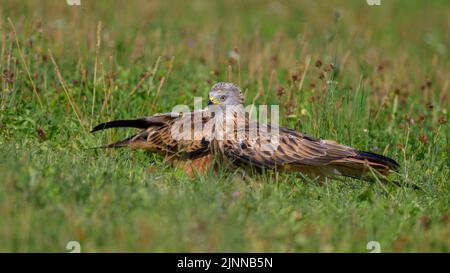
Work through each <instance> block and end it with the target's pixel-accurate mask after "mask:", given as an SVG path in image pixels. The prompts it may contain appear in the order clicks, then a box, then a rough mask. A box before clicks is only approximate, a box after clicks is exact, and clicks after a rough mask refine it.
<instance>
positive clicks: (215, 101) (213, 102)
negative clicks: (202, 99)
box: [208, 96, 220, 105]
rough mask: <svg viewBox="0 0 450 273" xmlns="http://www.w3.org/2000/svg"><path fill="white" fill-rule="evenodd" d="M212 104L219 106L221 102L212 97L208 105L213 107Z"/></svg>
mask: <svg viewBox="0 0 450 273" xmlns="http://www.w3.org/2000/svg"><path fill="white" fill-rule="evenodd" d="M212 104H214V105H217V104H220V102H219V101H218V100H217V99H216V98H215V97H212V96H211V97H209V100H208V105H212Z"/></svg>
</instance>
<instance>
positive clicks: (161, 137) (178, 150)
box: [92, 111, 211, 159]
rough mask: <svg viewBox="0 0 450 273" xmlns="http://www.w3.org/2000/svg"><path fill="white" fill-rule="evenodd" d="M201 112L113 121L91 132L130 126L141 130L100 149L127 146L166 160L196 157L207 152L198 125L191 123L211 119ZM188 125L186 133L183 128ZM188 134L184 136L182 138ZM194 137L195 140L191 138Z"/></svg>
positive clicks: (204, 132)
mask: <svg viewBox="0 0 450 273" xmlns="http://www.w3.org/2000/svg"><path fill="white" fill-rule="evenodd" d="M203 113H204V111H197V112H188V113H164V114H156V115H153V116H149V117H143V118H139V119H134V120H115V121H110V122H106V123H102V124H99V125H97V126H95V127H94V128H93V130H92V132H96V131H99V130H103V129H107V128H115V127H133V128H139V129H142V130H141V131H140V132H139V133H137V134H135V135H133V136H131V137H128V138H126V139H123V140H120V141H118V142H114V143H111V144H108V145H106V146H103V147H104V148H117V147H131V148H140V149H145V150H148V151H150V152H155V153H159V154H162V155H164V156H167V157H176V158H186V159H189V158H191V159H192V158H197V157H201V156H204V155H205V154H206V153H208V152H209V141H206V139H210V138H208V137H207V138H205V137H204V136H203V134H206V133H207V132H206V131H204V130H202V128H203V127H202V126H195V123H194V120H195V119H197V120H196V121H197V122H198V121H199V122H200V124H204V123H206V122H207V121H208V120H209V119H210V118H211V117H210V116H208V115H204V114H203ZM183 126H190V127H191V128H190V130H186V129H187V128H183ZM183 132H184V134H186V132H187V133H188V135H183ZM194 135H195V137H194Z"/></svg>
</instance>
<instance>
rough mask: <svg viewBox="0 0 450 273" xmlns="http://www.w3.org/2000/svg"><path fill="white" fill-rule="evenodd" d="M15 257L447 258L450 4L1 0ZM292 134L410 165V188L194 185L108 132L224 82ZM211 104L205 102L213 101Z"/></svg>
mask: <svg viewBox="0 0 450 273" xmlns="http://www.w3.org/2000/svg"><path fill="white" fill-rule="evenodd" d="M0 14H1V16H0V30H1V31H0V35H1V36H0V50H1V52H0V54H1V55H0V72H1V77H0V82H1V102H0V109H1V110H0V147H1V148H0V251H13V252H36V251H45V252H66V251H67V250H66V244H67V242H69V241H73V240H75V241H78V242H80V244H81V251H82V252H104V251H107V252H109V251H126V252H133V251H144V252H164V251H171V252H172V251H188V252H209V251H213V252H217V251H224V252H235V251H251V252H262V251H271V252H369V250H367V249H366V245H367V243H368V242H369V241H378V242H379V243H380V245H381V251H382V252H428V251H431V252H440V251H444V252H448V251H449V249H450V211H449V205H450V179H449V178H450V156H449V154H450V128H449V122H448V120H449V108H450V107H449V106H450V103H449V102H450V94H449V80H450V77H449V71H450V54H449V53H450V32H449V30H450V19H449V16H448V15H449V14H450V4H449V2H448V1H447V0H433V1H419V0H411V1H409V0H408V1H407V0H405V1H400V0H396V1H384V0H381V5H380V6H369V5H367V4H366V1H365V0H352V1H309V0H308V1H306V0H305V1H280V2H278V1H181V0H180V1H147V0H139V1H88V0H81V6H69V5H67V4H66V3H65V1H62V0H61V1H50V0H48V1H31V0H28V1H14V0H10V1H7V0H6V1H5V0H3V1H1V3H0ZM228 80H229V81H233V82H236V83H237V84H239V85H240V86H241V87H242V89H243V90H245V94H246V103H247V104H250V103H253V102H254V103H255V104H279V105H280V109H281V115H282V116H281V123H282V125H284V126H288V127H290V128H293V129H296V130H300V131H302V132H307V133H309V134H311V135H314V136H319V137H322V138H326V139H335V140H337V141H338V142H341V143H343V144H346V145H351V146H353V147H356V148H359V149H361V150H367V151H372V152H377V153H380V154H383V155H386V156H389V157H392V158H394V159H396V160H397V161H398V162H399V163H400V165H401V172H400V174H399V175H398V176H397V177H396V179H398V180H399V181H401V182H402V183H405V184H407V183H412V184H415V185H417V186H419V187H420V188H421V189H420V190H417V189H413V188H412V187H396V186H392V185H389V184H387V185H383V184H378V183H375V184H368V183H366V182H361V181H358V180H353V179H342V180H332V181H329V183H326V184H325V185H323V186H320V185H318V184H316V183H311V182H310V181H305V180H303V179H302V178H301V177H300V176H294V175H283V174H279V175H276V176H264V175H259V176H258V175H256V176H250V175H249V176H246V177H245V179H244V180H242V179H241V177H238V176H236V175H234V174H233V173H229V172H228V173H227V172H225V171H223V172H219V173H209V174H208V175H206V176H202V177H200V176H197V177H195V178H189V177H186V175H184V173H183V172H181V171H179V170H176V169H173V168H171V167H167V166H166V164H165V163H164V162H163V160H162V158H160V157H157V156H154V155H149V154H146V153H145V152H143V151H130V150H127V149H120V150H93V149H87V148H90V147H95V146H99V145H101V144H104V143H108V142H111V141H113V140H117V139H119V138H120V137H124V136H126V135H129V134H131V132H132V130H127V129H121V130H110V131H105V132H101V133H97V134H95V135H93V134H90V133H89V131H90V129H91V128H92V126H93V125H95V124H97V123H99V122H103V121H108V120H112V119H119V118H134V117H140V116H144V115H150V114H153V113H156V112H168V111H171V109H172V107H173V106H174V105H177V104H187V105H189V106H192V105H193V98H194V97H195V96H197V97H198V96H201V97H203V98H205V97H206V95H207V93H208V90H209V88H210V87H211V85H212V84H213V83H215V82H217V81H228ZM204 102H206V101H204Z"/></svg>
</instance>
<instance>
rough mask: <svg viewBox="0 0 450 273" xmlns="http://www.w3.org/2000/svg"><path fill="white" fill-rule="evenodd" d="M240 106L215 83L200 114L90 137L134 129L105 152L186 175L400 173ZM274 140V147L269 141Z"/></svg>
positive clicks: (239, 99)
mask: <svg viewBox="0 0 450 273" xmlns="http://www.w3.org/2000/svg"><path fill="white" fill-rule="evenodd" d="M243 102H244V98H243V95H242V92H241V90H240V88H239V87H237V86H236V85H234V84H232V83H217V84H215V85H214V86H213V87H212V89H211V91H210V93H209V100H208V107H207V108H205V109H203V110H201V111H194V112H188V113H165V114H156V115H153V116H149V117H144V118H140V119H134V120H116V121H111V122H106V123H102V124H99V125H97V126H95V127H94V129H93V130H92V132H95V131H99V130H103V129H107V128H113V127H134V128H139V129H141V131H140V132H139V133H137V134H135V135H133V136H131V137H129V138H126V139H124V140H121V141H118V142H115V143H112V144H109V145H106V146H104V147H105V148H116V147H131V148H139V149H145V150H147V151H149V152H153V153H158V154H161V155H162V156H164V157H165V158H166V159H167V161H169V162H171V163H173V164H174V165H175V166H177V167H180V168H183V169H184V170H185V171H186V172H187V173H188V174H189V175H192V174H194V173H195V172H198V173H199V174H203V173H204V172H205V171H206V170H207V169H209V168H210V167H211V166H212V165H213V162H219V163H224V164H225V163H226V164H225V165H226V166H230V167H250V168H252V169H257V170H264V169H274V170H276V171H289V172H300V173H302V174H304V175H306V176H308V177H310V178H311V179H317V178H319V179H323V178H325V177H335V176H347V177H353V178H357V179H362V180H368V181H373V180H375V179H382V180H384V179H385V176H387V175H388V174H390V173H392V172H395V171H397V170H398V168H399V165H398V164H397V162H395V161H394V160H392V159H390V158H387V157H385V156H382V155H379V154H375V153H370V152H363V151H359V150H357V149H354V148H351V147H348V146H345V145H341V144H338V143H336V142H334V141H331V140H322V139H319V138H316V137H312V136H309V135H307V134H303V133H300V132H297V131H294V130H291V129H288V128H283V127H277V126H274V125H270V124H264V123H259V122H256V121H252V120H251V119H250V118H249V115H247V114H246V113H244V105H243ZM230 109H231V110H230ZM252 128H253V129H255V128H256V133H252ZM273 136H276V141H272V140H274V139H273ZM216 159H218V160H216ZM228 163H230V164H228ZM375 177H376V178H375Z"/></svg>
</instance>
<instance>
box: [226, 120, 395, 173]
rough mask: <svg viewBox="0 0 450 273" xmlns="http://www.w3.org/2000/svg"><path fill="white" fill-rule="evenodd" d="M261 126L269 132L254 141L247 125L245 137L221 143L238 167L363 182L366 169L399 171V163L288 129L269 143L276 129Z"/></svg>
mask: <svg viewBox="0 0 450 273" xmlns="http://www.w3.org/2000/svg"><path fill="white" fill-rule="evenodd" d="M263 126H267V128H265V130H263V132H268V133H266V134H261V133H259V134H258V135H257V137H256V138H252V137H249V135H248V128H249V126H246V137H244V138H243V139H242V140H240V141H239V140H233V139H230V140H226V141H224V144H223V153H224V155H225V156H226V157H227V158H229V159H231V160H232V161H233V162H234V163H235V164H238V165H250V166H253V167H256V168H259V169H266V168H267V169H273V168H276V169H280V170H289V171H301V172H303V173H306V174H308V173H311V174H312V176H330V175H344V176H351V177H355V178H363V179H364V178H365V177H367V176H368V174H369V172H370V170H369V168H368V166H370V167H373V168H375V169H376V170H377V171H378V172H380V173H382V174H387V173H388V172H389V171H390V170H396V169H397V168H398V164H397V163H396V162H395V161H393V160H391V159H389V158H387V157H384V156H381V155H377V154H373V153H368V152H361V151H358V150H356V149H353V148H351V147H348V146H344V145H340V144H337V143H336V142H334V141H329V140H321V139H319V138H315V137H311V136H309V135H306V134H302V133H300V132H297V131H294V130H290V129H287V128H278V133H277V135H278V138H276V139H275V141H272V140H273V138H272V140H271V136H272V135H271V134H270V132H273V131H272V129H274V128H276V127H271V126H270V125H264V124H263V125H259V124H258V128H261V127H263ZM253 128H255V127H253ZM368 179H369V180H370V178H368Z"/></svg>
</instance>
